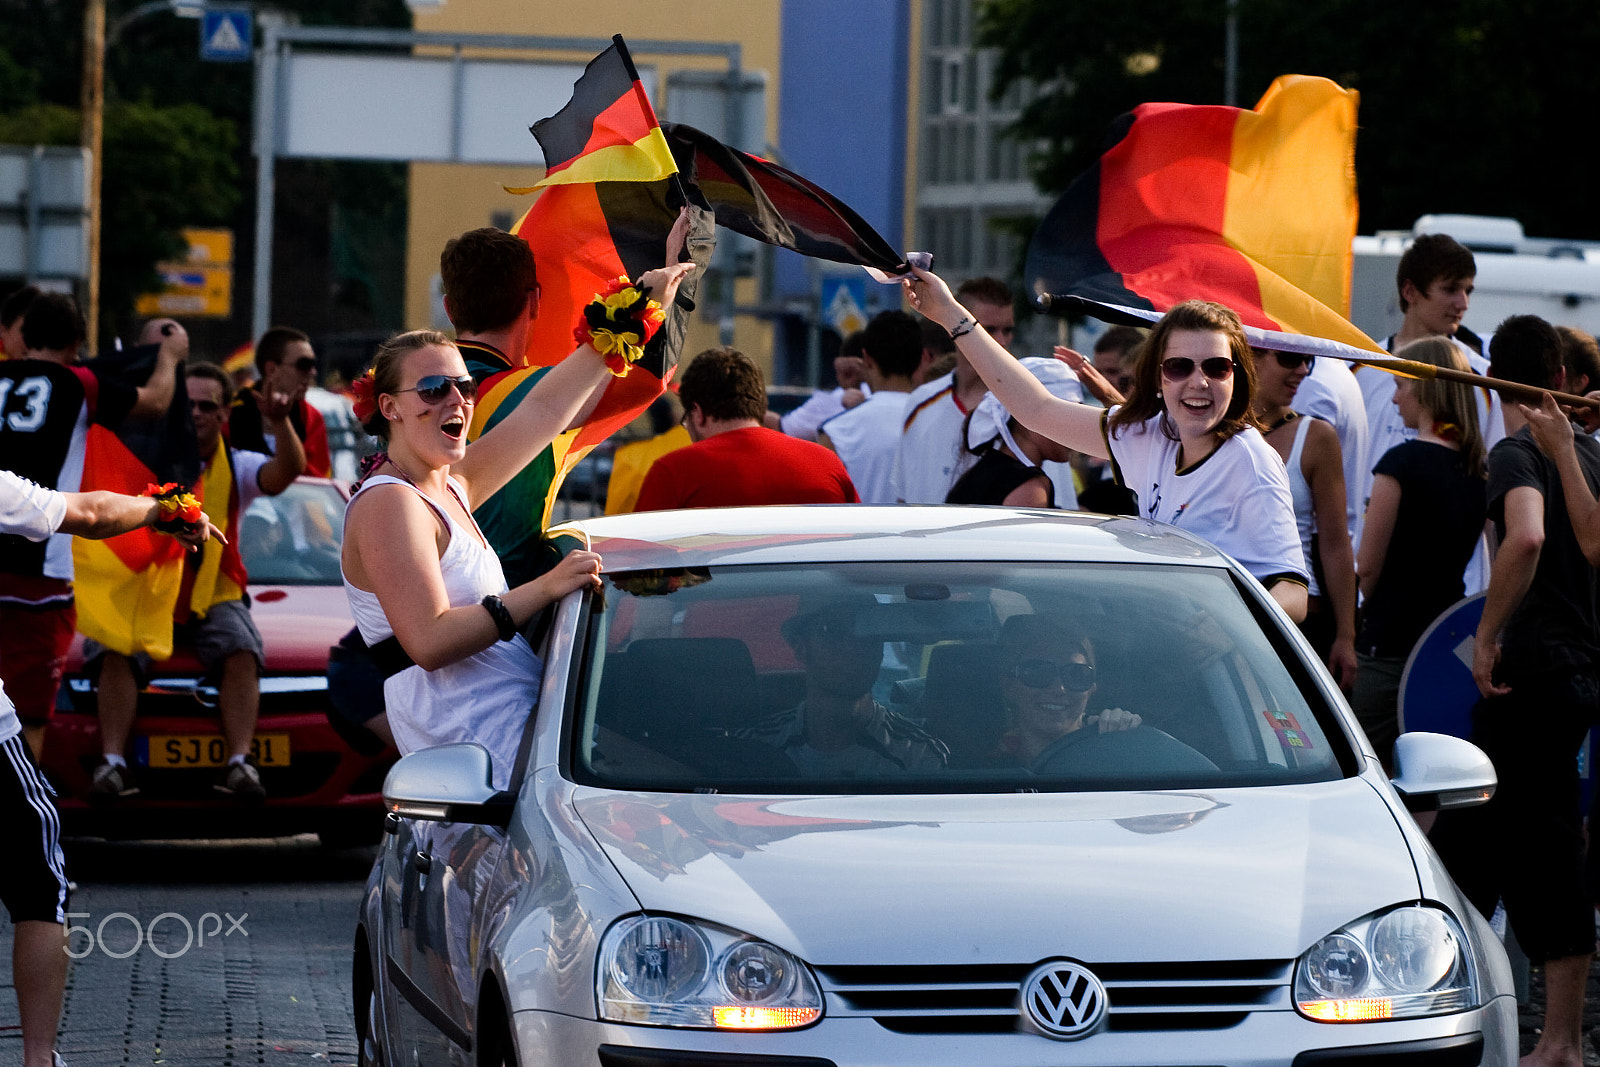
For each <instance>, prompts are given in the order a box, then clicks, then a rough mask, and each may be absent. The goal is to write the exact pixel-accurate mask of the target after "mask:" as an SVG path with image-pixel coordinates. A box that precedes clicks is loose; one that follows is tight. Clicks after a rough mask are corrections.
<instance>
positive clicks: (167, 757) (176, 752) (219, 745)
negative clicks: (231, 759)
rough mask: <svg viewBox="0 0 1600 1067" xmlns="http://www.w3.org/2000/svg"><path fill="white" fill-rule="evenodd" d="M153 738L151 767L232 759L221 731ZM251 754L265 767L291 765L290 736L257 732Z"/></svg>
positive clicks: (217, 764)
mask: <svg viewBox="0 0 1600 1067" xmlns="http://www.w3.org/2000/svg"><path fill="white" fill-rule="evenodd" d="M149 741H150V748H149V755H150V758H149V760H148V762H147V765H148V766H151V767H220V766H222V765H223V764H224V763H226V762H228V746H227V743H226V742H224V741H223V739H222V736H221V735H220V734H152V735H151V737H150V739H149ZM250 754H251V755H252V756H254V757H255V761H256V763H257V764H258V765H260V766H262V767H287V766H288V765H289V735H288V734H286V733H285V734H257V735H256V736H255V737H254V738H253V739H251V741H250Z"/></svg>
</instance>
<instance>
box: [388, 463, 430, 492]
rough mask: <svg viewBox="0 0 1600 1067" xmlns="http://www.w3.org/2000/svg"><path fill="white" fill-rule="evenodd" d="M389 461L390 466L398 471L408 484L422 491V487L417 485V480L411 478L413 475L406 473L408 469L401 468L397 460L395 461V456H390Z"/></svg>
mask: <svg viewBox="0 0 1600 1067" xmlns="http://www.w3.org/2000/svg"><path fill="white" fill-rule="evenodd" d="M387 459H388V463H389V466H391V467H393V468H394V469H395V470H396V471H398V472H399V473H400V477H402V478H404V479H405V480H406V481H407V482H409V483H410V484H411V487H412V488H413V489H421V488H422V487H421V486H420V485H418V484H417V480H416V479H415V478H413V477H411V475H409V474H407V473H406V469H405V468H404V467H402V466H400V464H398V463H396V462H395V459H394V457H393V456H388V457H387Z"/></svg>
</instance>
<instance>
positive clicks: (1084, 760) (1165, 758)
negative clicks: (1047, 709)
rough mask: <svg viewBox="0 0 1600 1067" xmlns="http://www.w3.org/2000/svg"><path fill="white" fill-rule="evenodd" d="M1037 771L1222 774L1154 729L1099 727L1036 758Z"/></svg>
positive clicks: (1124, 774)
mask: <svg viewBox="0 0 1600 1067" xmlns="http://www.w3.org/2000/svg"><path fill="white" fill-rule="evenodd" d="M1032 769H1033V772H1034V773H1035V774H1039V775H1051V776H1056V775H1059V776H1061V777H1066V778H1087V779H1091V780H1092V779H1096V778H1150V777H1176V778H1185V777H1190V776H1193V775H1196V774H1216V773H1217V765H1216V764H1215V763H1212V762H1211V760H1209V759H1207V758H1206V757H1205V756H1204V755H1202V754H1201V753H1200V752H1199V751H1198V750H1197V749H1195V748H1192V747H1190V746H1189V745H1186V744H1184V743H1183V742H1182V741H1179V740H1178V739H1177V738H1176V737H1173V736H1172V735H1171V734H1169V733H1167V732H1165V731H1164V730H1157V729H1156V728H1155V727H1154V726H1136V727H1134V728H1133V729H1132V730H1116V731H1112V732H1110V733H1104V734H1103V733H1101V732H1100V731H1099V730H1096V729H1094V728H1093V727H1084V728H1083V729H1080V730H1074V731H1073V732H1072V733H1070V734H1066V735H1064V736H1062V737H1058V738H1056V740H1054V741H1052V742H1051V743H1050V744H1049V745H1048V746H1047V747H1046V748H1045V750H1044V751H1043V752H1041V753H1039V755H1038V757H1037V758H1036V759H1034V761H1033V766H1032Z"/></svg>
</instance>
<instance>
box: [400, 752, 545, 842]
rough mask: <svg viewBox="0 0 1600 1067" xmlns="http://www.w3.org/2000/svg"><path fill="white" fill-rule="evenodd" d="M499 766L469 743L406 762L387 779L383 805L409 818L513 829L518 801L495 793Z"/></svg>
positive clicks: (405, 759)
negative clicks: (511, 826)
mask: <svg viewBox="0 0 1600 1067" xmlns="http://www.w3.org/2000/svg"><path fill="white" fill-rule="evenodd" d="M493 782H494V761H493V760H491V759H490V757H489V752H488V750H487V749H485V748H484V747H483V746H482V745H479V744H474V743H472V742H470V741H463V742H460V743H458V744H453V745H439V746H437V747H435V748H425V749H423V750H422V751H420V752H413V753H411V754H410V755H409V756H404V757H402V758H401V759H400V760H399V762H397V763H396V764H395V765H394V766H393V767H391V768H389V775H388V777H386V778H385V779H384V780H383V803H384V806H385V807H386V808H388V809H389V811H390V812H391V813H392V814H394V815H398V816H401V817H403V818H407V819H428V820H432V821H435V822H467V823H479V824H482V825H486V826H508V825H510V823H511V809H512V807H513V806H514V804H515V802H516V797H515V796H513V795H512V794H510V793H505V792H500V791H497V790H496V789H495V788H494V785H493Z"/></svg>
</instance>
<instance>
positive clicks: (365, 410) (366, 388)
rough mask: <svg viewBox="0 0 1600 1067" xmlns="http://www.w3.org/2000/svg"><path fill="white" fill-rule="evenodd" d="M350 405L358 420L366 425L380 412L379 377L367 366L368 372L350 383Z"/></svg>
mask: <svg viewBox="0 0 1600 1067" xmlns="http://www.w3.org/2000/svg"><path fill="white" fill-rule="evenodd" d="M350 407H351V409H352V410H353V411H354V412H355V416H356V421H357V422H359V423H360V424H361V425H362V426H365V425H366V424H367V423H368V422H369V421H370V420H371V419H372V416H374V415H376V414H377V413H378V379H377V377H376V376H375V375H374V374H373V373H372V368H371V367H368V368H367V373H365V374H363V375H361V376H360V377H359V378H357V379H356V380H355V381H353V382H351V383H350Z"/></svg>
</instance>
